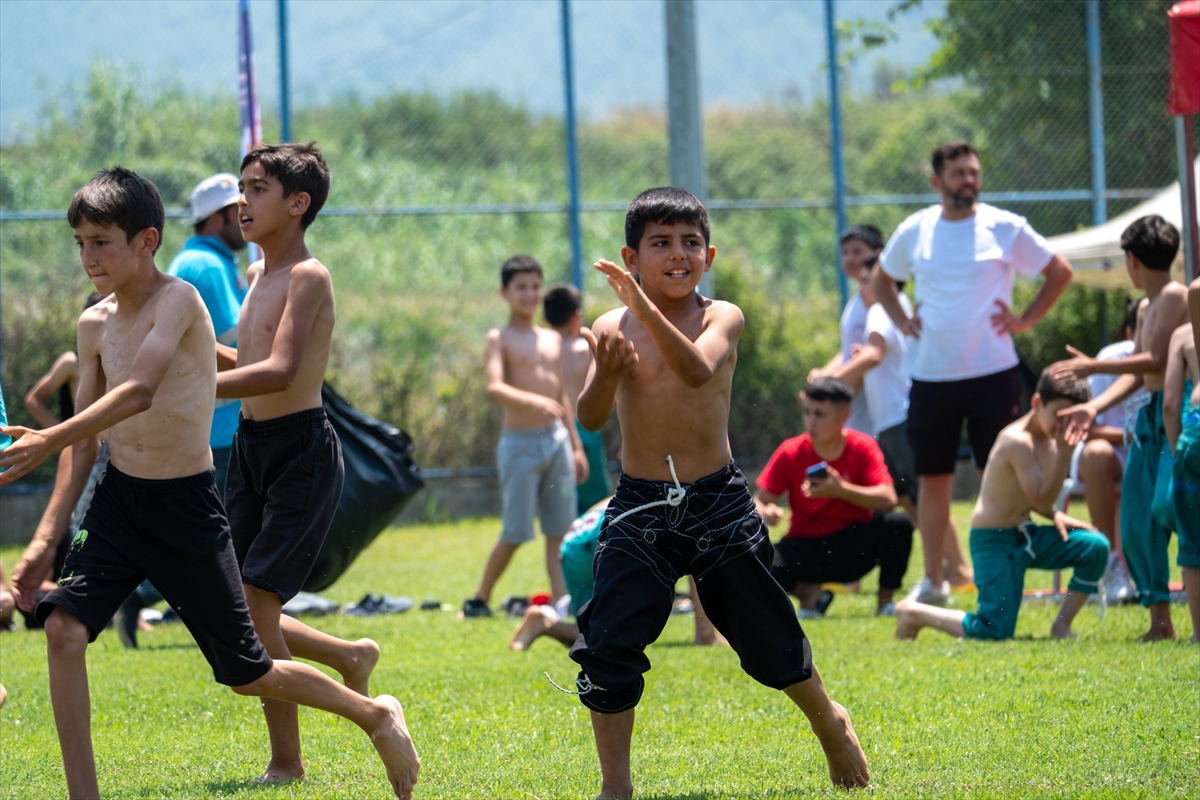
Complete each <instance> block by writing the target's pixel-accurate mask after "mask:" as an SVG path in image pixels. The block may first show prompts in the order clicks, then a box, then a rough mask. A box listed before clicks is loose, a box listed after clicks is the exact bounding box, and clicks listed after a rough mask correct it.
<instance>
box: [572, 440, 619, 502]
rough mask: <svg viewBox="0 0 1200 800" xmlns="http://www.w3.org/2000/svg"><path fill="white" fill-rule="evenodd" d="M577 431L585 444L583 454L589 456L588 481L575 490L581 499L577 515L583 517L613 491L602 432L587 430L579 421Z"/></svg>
mask: <svg viewBox="0 0 1200 800" xmlns="http://www.w3.org/2000/svg"><path fill="white" fill-rule="evenodd" d="M575 430H577V431H579V440H580V441H581V442H583V452H584V453H585V454H587V462H588V479H587V480H586V481H584V482H583V483H581V484H579V486H578V487H577V488H576V490H575V491H576V495H577V496H578V498H579V505H578V508H577V513H578V514H579V515H580V516H582V515H584V514H586V513H587V510H588V509H589V508H591V507H592V506H594V505H596V503H599V502H600V501H601V500H603V499H604V498H606V497H608V496H609V495H611V494H612V493H613V489H612V480H611V479H610V478H609V477H608V468H607V466H608V465H607V464H606V459H605V458H604V437H602V436H601V435H600V431H589V430H586V429H585V428H584V427H583V426H582V425H580V424H579V422H578V421H576V423H575Z"/></svg>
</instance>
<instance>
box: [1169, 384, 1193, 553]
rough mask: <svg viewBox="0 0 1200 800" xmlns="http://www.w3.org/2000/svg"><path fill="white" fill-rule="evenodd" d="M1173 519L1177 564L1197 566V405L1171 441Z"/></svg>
mask: <svg viewBox="0 0 1200 800" xmlns="http://www.w3.org/2000/svg"><path fill="white" fill-rule="evenodd" d="M1174 478H1175V486H1174V489H1175V491H1174V493H1173V496H1172V499H1173V500H1174V502H1175V522H1176V524H1177V526H1178V529H1177V530H1178V533H1179V558H1178V559H1177V563H1178V564H1179V566H1181V567H1192V568H1193V569H1200V408H1193V409H1192V410H1191V413H1190V414H1188V415H1187V416H1185V417H1184V418H1183V432H1182V433H1181V434H1180V435H1179V442H1178V443H1177V444H1176V445H1175V475H1174Z"/></svg>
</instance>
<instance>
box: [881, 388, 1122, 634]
mask: <svg viewBox="0 0 1200 800" xmlns="http://www.w3.org/2000/svg"><path fill="white" fill-rule="evenodd" d="M1087 399H1088V390H1087V385H1086V384H1085V383H1083V382H1082V381H1078V380H1075V379H1073V378H1060V377H1054V376H1053V375H1051V374H1050V371H1049V370H1046V371H1044V372H1043V373H1042V375H1041V377H1040V378H1039V379H1038V383H1037V390H1036V392H1035V393H1034V395H1033V400H1032V405H1033V407H1032V408H1031V409H1030V410H1029V413H1027V414H1026V415H1025V416H1023V417H1021V418H1020V419H1018V420H1017V421H1016V422H1014V423H1012V424H1011V425H1009V426H1007V427H1006V428H1004V429H1003V430H1002V431H1000V435H999V436H998V437H997V438H996V444H995V445H993V446H992V451H991V453H990V454H989V456H988V462H987V467H985V468H984V471H983V481H982V483H981V484H980V487H979V499H978V500H977V501H976V503H975V510H974V511H973V512H972V514H971V538H970V546H971V561H972V563H973V564H974V565H975V584H976V586H978V587H979V609H978V610H977V611H975V612H974V613H965V612H962V611H954V610H951V609H946V608H939V607H937V606H932V605H927V604H925V603H919V602H916V601H913V600H905V601H903V602H901V603H900V604H899V605H898V606H897V607H896V638H897V639H915V638H917V633H918V632H919V631H920V630H921V628H937V629H938V630H940V631H944V632H946V633H949V634H950V635H952V636H965V637H966V638H968V639H1011V638H1012V636H1013V633H1014V631H1015V630H1016V627H1017V612H1018V611H1020V608H1021V593H1022V591H1023V589H1024V586H1025V572H1026V570H1029V569H1065V568H1067V567H1071V568H1073V569H1074V571H1075V574H1074V575H1073V576H1072V577H1071V583H1070V585H1069V586H1068V587H1067V588H1068V592H1067V597H1066V599H1065V600H1063V605H1062V609H1060V610H1059V612H1058V618H1057V619H1055V620H1054V624H1053V626H1052V627H1051V628H1050V635H1051V636H1053V637H1054V638H1058V639H1066V638H1073V637H1074V635H1075V634H1074V633H1072V632H1071V622H1072V621H1073V620H1074V619H1075V616H1076V615H1077V614H1078V613H1079V610H1080V609H1081V608H1083V604H1084V603H1086V602H1087V599H1088V596H1089V595H1093V594H1095V593H1096V591H1097V589H1098V588H1099V582H1100V578H1101V576H1102V575H1103V574H1104V568H1105V566H1106V565H1107V564H1108V540H1107V539H1105V538H1104V536H1103V535H1101V534H1099V533H1096V532H1095V531H1094V530H1080V529H1081V528H1082V529H1087V528H1090V527H1091V526H1090V525H1087V524H1086V523H1083V522H1080V521H1078V520H1075V519H1072V518H1071V517H1068V516H1067V515H1066V514H1064V513H1063V512H1061V511H1058V510H1056V509H1054V503H1055V500H1057V498H1058V493H1059V490H1060V489H1061V488H1062V483H1063V480H1064V479H1065V478H1066V477H1067V472H1068V471H1069V470H1070V468H1071V456H1072V454H1073V453H1074V447H1073V446H1071V445H1070V444H1068V443H1067V437H1066V430H1067V423H1066V421H1065V420H1060V419H1059V418H1058V412H1059V411H1061V410H1062V409H1064V408H1067V407H1068V406H1070V405H1072V404H1073V403H1081V402H1086V401H1087ZM1030 511H1036V512H1038V513H1039V514H1041V515H1043V516H1045V517H1049V518H1051V519H1053V520H1054V524H1053V525H1035V524H1033V521H1032V520H1031V519H1030V518H1029V512H1030Z"/></svg>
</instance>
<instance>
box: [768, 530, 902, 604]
mask: <svg viewBox="0 0 1200 800" xmlns="http://www.w3.org/2000/svg"><path fill="white" fill-rule="evenodd" d="M912 534H913V524H912V520H910V519H909V518H908V517H907V516H905V515H904V514H900V513H896V512H891V513H887V514H880V513H876V514H872V515H871V519H870V520H869V521H867V522H861V523H858V524H855V525H850V526H849V527H846V528H842V529H841V530H840V531H834V532H833V533H831V534H829V535H828V536H820V537H816V538H811V539H810V538H807V537H801V536H785V537H784V538H783V539H781V540H779V541H778V542H777V543H776V544H775V558H774V561H773V562H772V563H771V574H772V575H774V576H775V580H777V581H779V585H780V586H782V587H784V588H785V589H787V590H788V591H789V592H790V591H791V590H792V589H794V588H795V586H796V584H797V583H800V582H801V581H803V582H804V583H852V582H853V581H856V580H858V579H860V578H862V577H863V576H864V575H866V574H867V573H868V572H870V571H871V570H873V569H875V567H877V566H878V567H879V587H880V588H881V589H899V588H900V584H901V583H902V582H903V581H904V573H905V571H906V570H907V569H908V557H909V554H910V553H911V552H912Z"/></svg>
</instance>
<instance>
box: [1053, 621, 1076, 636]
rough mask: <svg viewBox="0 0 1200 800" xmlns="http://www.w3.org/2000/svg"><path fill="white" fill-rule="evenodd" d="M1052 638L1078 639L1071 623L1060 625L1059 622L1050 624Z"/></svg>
mask: <svg viewBox="0 0 1200 800" xmlns="http://www.w3.org/2000/svg"><path fill="white" fill-rule="evenodd" d="M1050 638H1051V639H1078V638H1079V637H1078V636H1077V635H1076V634H1075V631H1073V630H1071V627H1070V626H1069V625H1059V624H1058V623H1057V622H1056V623H1054V624H1053V625H1051V626H1050Z"/></svg>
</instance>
